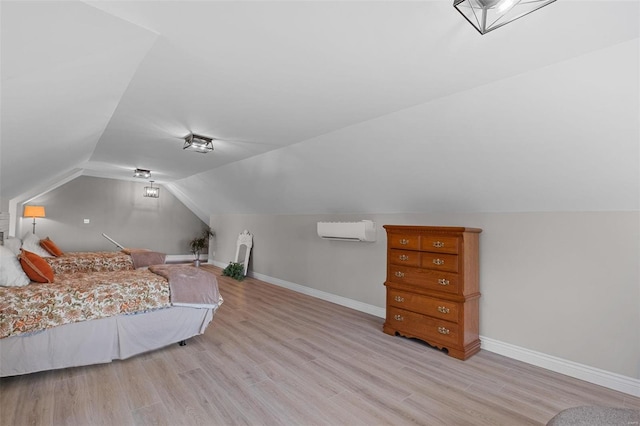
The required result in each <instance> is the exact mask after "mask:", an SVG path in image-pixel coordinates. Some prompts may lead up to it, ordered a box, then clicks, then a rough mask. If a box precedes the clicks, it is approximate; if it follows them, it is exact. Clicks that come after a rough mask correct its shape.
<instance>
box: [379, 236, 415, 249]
mask: <svg viewBox="0 0 640 426" xmlns="http://www.w3.org/2000/svg"><path fill="white" fill-rule="evenodd" d="M387 238H388V244H389V247H390V248H397V249H403V250H418V249H420V236H419V235H416V234H396V233H393V234H389V235H388V236H387Z"/></svg>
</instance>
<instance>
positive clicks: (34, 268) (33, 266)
mask: <svg viewBox="0 0 640 426" xmlns="http://www.w3.org/2000/svg"><path fill="white" fill-rule="evenodd" d="M18 259H20V265H21V266H22V269H23V270H24V272H25V273H26V274H27V276H28V277H29V279H31V281H35V282H38V283H52V282H53V269H51V266H49V264H48V263H47V261H46V260H44V259H43V258H41V257H40V256H38V255H37V254H35V253H31V252H30V251H26V250H20V254H19V255H18Z"/></svg>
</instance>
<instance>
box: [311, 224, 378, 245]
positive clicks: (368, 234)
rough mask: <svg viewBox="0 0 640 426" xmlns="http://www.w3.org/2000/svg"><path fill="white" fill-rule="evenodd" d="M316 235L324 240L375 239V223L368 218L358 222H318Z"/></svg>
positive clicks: (371, 240) (370, 240)
mask: <svg viewBox="0 0 640 426" xmlns="http://www.w3.org/2000/svg"><path fill="white" fill-rule="evenodd" d="M318 236H319V237H321V238H324V239H326V240H341V241H367V242H373V241H375V240H376V224H375V223H374V222H372V221H370V220H361V221H360V222H318Z"/></svg>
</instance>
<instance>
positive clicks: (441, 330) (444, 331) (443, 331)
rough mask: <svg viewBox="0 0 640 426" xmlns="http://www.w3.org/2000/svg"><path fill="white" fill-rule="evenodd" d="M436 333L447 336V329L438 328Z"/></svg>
mask: <svg viewBox="0 0 640 426" xmlns="http://www.w3.org/2000/svg"><path fill="white" fill-rule="evenodd" d="M438 333H440V334H449V329H448V328H444V327H438Z"/></svg>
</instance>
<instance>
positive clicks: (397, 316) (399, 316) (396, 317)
mask: <svg viewBox="0 0 640 426" xmlns="http://www.w3.org/2000/svg"><path fill="white" fill-rule="evenodd" d="M393 319H394V320H396V321H402V320H404V318H402V315H397V314H396V315H394V316H393Z"/></svg>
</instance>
